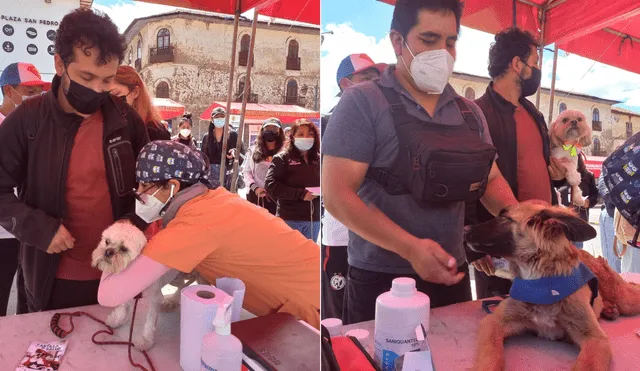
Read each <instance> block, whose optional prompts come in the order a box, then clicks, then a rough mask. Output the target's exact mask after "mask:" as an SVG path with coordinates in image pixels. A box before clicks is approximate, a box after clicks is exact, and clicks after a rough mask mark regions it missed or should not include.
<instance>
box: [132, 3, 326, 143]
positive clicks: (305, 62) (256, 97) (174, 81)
mask: <svg viewBox="0 0 640 371" xmlns="http://www.w3.org/2000/svg"><path fill="white" fill-rule="evenodd" d="M124 36H125V39H126V42H127V52H126V54H125V61H124V63H125V64H129V65H131V66H133V67H135V68H136V69H137V70H138V72H139V73H140V75H141V76H142V79H143V80H144V82H145V83H146V84H147V88H148V89H149V92H150V93H151V95H152V96H154V97H158V98H170V99H173V100H174V101H176V102H179V103H181V104H183V105H185V107H186V110H187V111H189V112H192V113H193V118H194V126H195V123H197V122H198V121H199V120H198V117H199V116H200V115H201V114H202V112H204V110H205V109H206V108H207V107H209V105H211V103H212V102H214V101H226V99H227V89H228V84H229V75H230V74H229V72H230V61H231V51H232V43H233V17H230V16H224V15H215V14H212V13H197V12H191V11H177V12H172V13H166V14H160V15H154V16H150V17H145V18H139V19H135V20H134V21H133V22H132V23H131V24H130V25H129V27H128V28H127V29H126V31H125V32H124ZM250 40H251V20H247V19H245V18H241V20H240V25H239V33H238V40H237V43H238V45H237V52H236V53H237V55H236V66H237V67H236V72H235V76H234V82H233V96H232V100H233V101H237V102H241V101H242V92H243V90H244V84H245V83H246V81H245V80H246V70H247V65H248V63H249V61H248V51H249V45H250ZM319 46H320V29H319V28H318V27H315V26H311V25H304V24H293V23H289V22H286V21H283V20H274V21H272V22H264V21H259V23H258V25H257V29H256V40H255V49H254V55H255V57H254V58H253V67H252V71H251V92H250V95H249V100H248V102H250V103H264V104H296V105H299V106H303V107H305V108H308V109H311V110H316V111H317V110H319V97H320V92H319V90H318V89H319V80H320V48H319ZM207 125H208V123H207V122H202V123H201V126H202V127H201V128H200V130H198V129H197V128H194V132H196V133H197V132H201V133H204V132H205V131H206V126H207Z"/></svg>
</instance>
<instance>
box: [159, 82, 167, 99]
mask: <svg viewBox="0 0 640 371" xmlns="http://www.w3.org/2000/svg"><path fill="white" fill-rule="evenodd" d="M156 98H169V84H167V83H166V82H165V81H161V82H160V83H159V84H158V86H156Z"/></svg>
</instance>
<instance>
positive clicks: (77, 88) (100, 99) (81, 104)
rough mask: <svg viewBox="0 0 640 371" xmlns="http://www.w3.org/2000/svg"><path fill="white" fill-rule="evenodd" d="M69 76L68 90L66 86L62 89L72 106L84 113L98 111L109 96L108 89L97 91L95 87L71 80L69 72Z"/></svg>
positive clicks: (88, 113)
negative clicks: (88, 86) (91, 87)
mask: <svg viewBox="0 0 640 371" xmlns="http://www.w3.org/2000/svg"><path fill="white" fill-rule="evenodd" d="M67 78H68V79H69V82H70V84H69V88H68V89H67V90H66V91H65V89H64V88H63V89H62V91H63V92H64V96H65V97H66V98H67V101H68V102H69V104H70V105H71V107H73V108H74V109H75V110H76V111H78V112H80V113H81V114H83V115H90V114H92V113H96V112H97V111H98V110H99V109H100V107H101V106H102V104H103V103H104V102H105V101H106V100H107V99H108V98H109V94H110V92H108V91H105V92H102V93H98V92H95V91H94V90H93V89H89V88H87V87H85V86H82V85H80V84H78V83H77V82H75V81H73V80H71V77H69V74H68V73H67Z"/></svg>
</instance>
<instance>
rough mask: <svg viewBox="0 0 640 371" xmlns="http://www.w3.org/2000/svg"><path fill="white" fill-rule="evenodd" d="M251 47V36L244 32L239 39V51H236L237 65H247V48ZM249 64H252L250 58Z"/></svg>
mask: <svg viewBox="0 0 640 371" xmlns="http://www.w3.org/2000/svg"><path fill="white" fill-rule="evenodd" d="M250 47H251V36H249V35H247V34H244V35H242V38H241V39H240V52H239V53H238V65H240V66H247V65H248V64H249V48H250ZM251 59H252V61H251V65H252V66H253V65H254V63H253V62H254V61H253V58H251Z"/></svg>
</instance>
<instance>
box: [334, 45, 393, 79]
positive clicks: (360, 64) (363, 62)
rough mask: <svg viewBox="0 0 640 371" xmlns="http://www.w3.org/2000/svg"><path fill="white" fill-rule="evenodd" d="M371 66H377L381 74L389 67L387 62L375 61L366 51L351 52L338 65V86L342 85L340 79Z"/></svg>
mask: <svg viewBox="0 0 640 371" xmlns="http://www.w3.org/2000/svg"><path fill="white" fill-rule="evenodd" d="M370 68H375V69H376V70H377V71H378V72H379V73H380V75H382V73H383V72H384V70H385V68H387V64H386V63H375V62H373V59H371V57H369V56H368V55H367V54H364V53H360V54H351V55H349V56H347V57H346V58H345V59H343V60H342V62H340V66H338V73H337V74H336V80H337V82H338V86H340V80H342V79H343V78H345V77H348V76H351V75H353V74H355V73H358V72H362V71H364V70H368V69H370Z"/></svg>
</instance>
